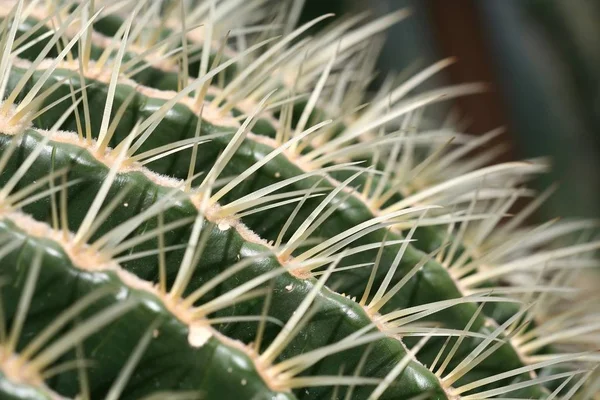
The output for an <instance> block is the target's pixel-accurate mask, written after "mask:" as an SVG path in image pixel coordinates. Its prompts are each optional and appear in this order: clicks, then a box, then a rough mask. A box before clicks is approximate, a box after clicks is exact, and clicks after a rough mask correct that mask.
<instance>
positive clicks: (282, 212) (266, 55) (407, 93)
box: [0, 0, 600, 400]
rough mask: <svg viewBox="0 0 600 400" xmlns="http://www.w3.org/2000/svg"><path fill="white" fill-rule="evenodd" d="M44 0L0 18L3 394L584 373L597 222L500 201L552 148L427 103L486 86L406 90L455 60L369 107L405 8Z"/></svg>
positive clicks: (424, 389) (131, 394)
mask: <svg viewBox="0 0 600 400" xmlns="http://www.w3.org/2000/svg"><path fill="white" fill-rule="evenodd" d="M38 3H39V2H26V1H23V0H18V1H5V2H4V4H3V12H4V15H3V16H2V23H1V25H2V47H1V49H2V53H1V57H2V58H1V59H0V71H1V73H0V77H1V78H2V80H1V82H0V84H1V85H0V88H1V90H2V99H3V102H2V103H1V104H0V185H1V189H0V204H1V206H0V210H1V214H0V231H1V233H0V258H1V260H2V263H1V265H2V271H1V274H0V276H1V277H2V279H3V281H2V283H3V285H2V286H1V287H0V291H1V297H0V300H1V303H0V305H1V307H0V310H1V311H2V312H1V313H0V322H2V325H1V326H0V334H1V336H0V342H1V344H0V392H2V398H10V399H12V398H15V399H29V398H31V399H55V398H81V399H96V398H107V399H112V400H114V399H121V398H123V399H165V398H173V399H188V398H190V399H191V398H209V399H211V398H215V399H229V398H232V399H238V398H239V399H329V398H333V399H415V398H421V399H487V398H497V397H500V398H523V399H529V398H548V399H551V398H561V399H563V398H564V399H570V398H581V399H585V398H590V397H591V396H592V395H593V394H594V393H595V391H596V390H597V387H598V384H599V382H600V381H599V379H598V374H597V373H596V372H595V370H594V368H595V366H596V365H597V363H598V361H599V357H598V354H597V353H595V352H594V351H595V347H596V346H597V345H598V344H599V342H600V340H599V337H598V334H599V333H600V326H599V325H598V321H597V319H598V317H597V314H595V312H597V311H595V310H594V298H593V297H588V298H586V297H584V296H583V295H581V294H580V293H579V292H575V291H574V289H576V288H577V287H578V286H577V279H578V278H580V277H581V276H583V273H584V269H585V268H586V267H590V266H594V265H595V264H596V260H595V258H594V255H595V251H596V249H597V248H598V247H599V246H600V243H598V242H597V241H594V240H591V239H590V238H592V237H593V230H594V228H595V224H594V223H593V222H590V221H564V222H562V221H561V222H556V221H551V222H549V223H545V224H542V225H540V226H534V227H529V226H522V225H523V222H524V221H525V220H526V219H527V218H528V216H529V215H530V214H531V213H532V212H534V211H535V208H536V207H538V206H539V205H540V204H541V203H542V202H543V201H544V200H545V198H547V197H548V196H549V195H550V194H551V191H552V188H551V189H549V190H548V191H547V192H544V193H541V194H540V195H537V196H536V197H534V199H533V200H532V201H531V202H530V204H529V205H528V206H527V207H525V208H524V209H523V210H522V211H519V212H518V213H517V214H516V215H514V216H512V217H511V218H507V213H508V212H509V211H510V210H511V209H512V206H513V204H514V202H515V201H516V200H517V199H519V198H520V197H526V196H532V195H533V193H532V192H531V191H530V190H528V189H526V188H524V187H523V186H524V184H525V183H526V182H527V180H529V179H531V178H532V177H533V176H535V175H536V174H539V173H542V172H544V171H545V170H546V169H547V165H546V163H545V162H544V161H543V160H527V161H524V162H512V163H506V164H500V165H491V166H487V163H488V161H489V160H490V159H491V155H490V153H483V154H482V155H479V156H473V155H472V152H473V150H476V149H477V148H478V147H480V146H482V145H484V144H485V143H486V141H488V140H489V139H490V138H492V137H493V136H494V135H496V134H497V131H493V132H490V133H489V134H487V135H484V136H482V137H479V138H474V137H471V136H469V135H467V134H463V133H460V132H457V129H456V127H454V126H453V125H452V124H451V123H445V124H443V125H438V126H436V125H435V124H432V123H431V122H430V121H426V120H425V119H424V118H423V111H424V109H425V107H427V106H429V105H431V104H433V103H436V102H439V101H445V100H448V99H451V98H453V97H456V96H463V95H469V94H473V93H477V92H479V91H480V90H482V88H483V86H482V85H480V84H477V83H475V84H463V85H457V86H453V87H445V88H441V89H438V90H434V91H430V92H425V93H422V94H418V95H417V94H413V90H414V89H415V88H416V87H417V86H418V85H419V84H420V83H421V82H423V81H424V80H426V79H427V78H428V77H430V76H432V75H433V74H435V73H437V72H438V71H440V70H441V69H443V68H444V67H445V66H447V65H448V64H450V63H451V62H452V60H442V61H440V62H438V63H436V64H434V65H433V66H431V67H429V68H426V69H425V70H423V71H421V72H420V73H419V74H417V75H415V76H414V77H412V78H410V79H408V80H407V81H405V82H403V83H401V84H400V85H399V86H398V87H396V88H392V87H391V86H390V85H384V88H383V89H382V91H381V93H379V94H378V95H376V96H375V97H374V98H372V99H371V101H370V102H369V104H368V105H366V106H361V104H362V103H363V101H364V100H365V99H364V95H365V94H364V91H365V87H366V83H368V80H369V75H370V74H371V73H372V70H371V69H372V62H371V61H372V58H373V54H372V49H371V48H370V46H369V43H370V40H372V38H373V37H374V35H377V34H379V33H381V32H383V31H384V30H385V29H386V28H387V27H388V26H390V25H391V24H393V23H396V22H398V21H399V20H401V19H403V18H404V17H405V16H407V14H408V13H407V12H406V11H400V12H398V13H395V14H390V15H388V16H385V17H383V18H382V19H379V20H375V21H373V22H369V23H367V24H366V25H364V26H363V27H359V26H357V24H358V23H359V22H360V18H351V19H349V20H346V21H343V22H341V23H338V24H337V25H333V26H332V27H331V28H330V29H328V30H326V31H324V32H323V33H321V34H319V35H316V36H314V37H305V36H304V34H305V33H306V31H307V30H309V29H310V28H311V27H313V26H315V25H316V24H318V23H321V21H322V20H323V19H325V18H326V17H327V16H324V17H321V18H318V19H316V20H314V21H311V22H309V23H307V24H305V25H303V26H301V27H299V28H297V29H294V25H295V19H296V18H297V12H296V11H298V7H299V6H300V5H301V3H302V2H301V1H295V2H293V6H292V8H291V9H290V10H291V12H289V13H288V8H287V7H288V4H287V3H288V2H283V3H285V4H279V3H278V2H270V1H268V0H256V1H250V2H246V1H239V0H222V1H213V0H209V1H205V2H202V3H200V4H194V2H191V3H189V4H188V2H183V1H175V2H165V3H162V2H148V1H146V2H144V1H141V2H138V3H137V4H135V3H133V2H131V3H130V2H107V3H106V4H95V2H94V1H87V2H77V1H70V2H66V3H62V2H60V3H59V2H54V1H48V2H46V4H45V5H44V6H42V5H40V4H38ZM274 4H275V5H277V6H275V7H273V6H274ZM4 6H5V7H4ZM100 6H104V7H100ZM199 24H202V27H198V25H199ZM228 31H229V32H228ZM277 31H280V33H281V34H282V36H281V37H279V36H276V34H277ZM451 142H452V143H451ZM573 235H575V236H576V240H575V241H573V240H572V239H571V237H572V236H573ZM584 295H585V296H591V295H590V294H589V293H587V292H585V293H584Z"/></svg>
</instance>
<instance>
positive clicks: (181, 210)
mask: <svg viewBox="0 0 600 400" xmlns="http://www.w3.org/2000/svg"><path fill="white" fill-rule="evenodd" d="M0 138H1V139H2V142H3V143H2V145H1V148H2V153H3V154H6V151H7V148H9V147H10V144H11V143H12V140H13V138H12V137H10V136H6V135H3V136H0ZM42 138H43V136H42V135H40V133H38V132H36V131H33V130H30V131H29V132H28V133H27V134H26V135H25V136H24V137H23V139H22V141H21V144H20V146H19V150H18V151H17V152H15V154H16V158H13V159H12V160H11V161H12V162H11V163H10V165H12V166H17V165H20V164H22V162H23V160H25V159H26V158H27V157H28V156H30V155H31V154H32V153H33V152H34V151H35V149H36V148H38V147H39V146H41V145H43V143H40V142H41V141H42ZM19 158H21V161H19ZM64 168H68V170H69V174H68V180H69V181H77V180H83V183H81V184H77V185H74V186H73V187H71V188H70V189H69V192H68V195H67V196H68V199H69V208H68V210H67V211H66V212H67V215H66V217H68V226H69V227H71V228H72V229H78V228H79V227H80V226H81V224H82V221H83V220H84V219H85V216H86V215H87V210H89V209H90V206H91V203H92V202H93V200H94V198H95V194H96V193H98V192H99V191H100V187H101V185H102V184H103V182H104V181H105V179H106V177H107V175H108V173H109V168H108V167H107V166H106V165H104V164H102V163H100V162H99V161H98V160H96V159H95V158H94V156H93V155H91V154H89V153H88V152H87V151H86V150H85V148H78V147H76V146H75V145H73V144H69V143H60V142H50V143H49V145H47V146H45V148H44V152H43V153H42V154H41V155H40V156H38V157H37V158H36V159H35V161H34V162H33V164H32V165H31V167H30V168H29V169H28V170H27V173H26V174H25V175H24V176H23V178H22V179H21V185H23V186H24V187H27V185H28V184H29V185H30V184H31V183H33V182H36V181H38V180H40V179H43V178H44V176H45V175H46V174H47V171H48V170H49V169H52V170H62V169H64ZM4 172H6V173H7V175H5V176H11V175H12V174H14V171H10V170H5V171H4ZM151 177H152V175H150V177H148V176H147V175H145V174H144V173H143V172H139V171H136V172H128V173H121V174H119V175H118V176H117V177H116V178H115V180H114V183H113V184H112V185H111V187H110V189H109V192H108V196H109V197H112V196H116V195H117V194H118V193H119V192H121V193H123V192H124V191H127V195H126V196H124V197H123V198H121V199H120V200H121V202H122V203H121V204H125V205H126V206H124V205H121V206H120V207H117V208H115V209H113V210H112V212H111V217H110V218H107V219H106V220H105V221H104V223H103V224H102V226H101V227H100V229H99V230H98V231H97V232H95V234H94V236H93V238H98V237H101V236H102V235H105V234H107V233H109V232H110V231H111V230H112V229H115V228H118V226H119V225H121V224H122V223H123V221H128V220H133V219H134V218H135V217H136V215H139V214H140V213H143V212H144V211H145V210H147V209H148V208H149V207H151V206H152V205H153V204H157V203H158V202H160V201H161V199H165V198H168V196H169V194H170V193H171V192H172V190H173V189H172V188H171V187H164V186H163V187H161V186H158V185H156V184H155V183H154V182H153V181H152V180H151ZM24 210H25V211H26V212H27V213H28V214H29V215H32V216H33V217H35V218H36V219H38V220H40V221H46V220H50V219H51V215H50V213H51V204H50V201H49V199H47V201H43V202H35V203H33V204H31V205H28V206H26V207H24ZM197 216H198V212H197V209H196V206H195V205H194V204H193V203H192V201H190V198H189V195H188V198H187V199H185V198H181V199H179V200H178V201H177V203H176V205H174V206H170V207H169V208H168V209H167V210H165V212H164V216H163V218H164V225H165V226H168V225H174V224H179V225H182V226H179V227H173V228H171V229H169V231H168V232H167V234H165V235H164V237H162V243H163V246H164V247H165V248H170V247H173V246H175V245H176V244H177V243H185V242H187V241H188V240H189V237H190V233H191V231H192V230H193V226H194V223H193V221H194V220H195V219H196V218H197ZM182 221H183V224H181V222H182ZM156 228H157V226H156V221H150V220H149V221H145V222H144V223H143V225H142V226H141V227H140V229H139V231H140V233H139V234H140V235H141V234H143V232H151V231H152V230H154V229H156ZM205 230H206V231H207V232H209V233H207V238H206V239H205V240H206V241H207V242H206V245H205V246H206V248H207V249H211V251H210V252H206V253H205V255H203V257H201V258H200V259H199V260H198V261H197V265H198V267H197V269H196V271H195V273H194V275H193V276H192V277H191V278H190V281H189V283H188V284H187V288H186V289H185V291H184V293H185V295H186V296H187V295H190V294H192V293H194V291H195V290H196V289H198V288H199V287H201V286H202V284H203V283H206V282H208V281H210V280H211V279H213V278H214V277H215V275H218V273H219V272H224V271H227V269H228V268H232V265H235V263H236V262H237V261H238V260H244V259H247V260H249V261H251V263H249V265H248V266H247V267H246V268H245V269H244V270H243V271H241V272H240V273H238V274H235V275H234V277H233V278H232V279H231V280H227V281H225V282H223V284H221V285H219V286H218V287H216V288H215V289H214V290H211V291H210V292H208V293H207V295H206V296H203V297H202V300H203V301H204V302H206V303H208V302H210V301H212V300H214V299H215V298H216V297H218V295H219V294H221V293H227V291H230V290H233V289H235V287H237V286H238V284H239V283H240V282H244V281H250V280H251V279H254V278H260V277H261V276H263V275H264V276H267V275H269V274H273V272H276V273H277V270H278V269H282V268H283V266H282V265H280V263H279V261H278V260H277V259H276V258H275V256H274V254H273V253H272V252H271V250H270V249H269V248H267V247H265V246H264V244H261V243H260V242H259V243H252V242H251V241H249V240H248V239H245V238H244V237H243V236H242V235H241V234H240V232H238V231H236V230H235V229H233V228H232V229H226V230H223V229H221V228H219V227H218V226H214V225H210V226H208V227H207V228H205ZM158 246H159V243H158V238H155V237H150V238H149V240H147V241H146V242H145V243H142V244H140V245H137V246H135V247H132V248H127V249H125V250H124V251H123V253H124V254H122V255H121V256H122V257H123V256H124V257H125V258H128V257H127V255H128V254H143V253H144V252H146V251H149V250H151V249H156V248H157V247H158ZM108 251H109V250H106V252H108ZM117 259H118V256H117ZM183 259H184V250H174V251H170V252H169V253H168V254H166V255H165V261H166V271H165V280H166V282H165V284H166V285H165V286H166V287H169V288H171V287H172V285H173V283H174V281H176V277H177V276H178V271H179V265H180V263H181V262H182V260H183ZM123 267H124V268H126V269H127V270H128V271H131V272H132V273H134V274H136V275H137V276H139V277H140V278H142V279H145V280H147V281H156V280H157V274H158V272H159V271H160V268H159V265H158V260H157V259H156V258H150V259H148V257H144V258H139V259H135V258H134V259H133V260H129V261H124V262H123ZM286 267H287V268H288V269H289V268H294V266H293V264H292V265H289V266H286ZM281 272H282V273H280V274H277V275H278V277H277V279H276V280H274V283H273V285H274V286H273V295H272V296H273V298H272V300H271V302H272V304H274V305H273V306H272V308H271V309H270V311H269V314H270V316H271V317H272V318H274V319H276V320H281V321H285V320H288V319H289V318H291V316H292V313H293V312H294V311H295V305H297V304H300V303H301V301H302V299H303V298H304V297H305V296H306V295H307V293H308V292H310V290H311V289H312V288H313V286H314V285H315V282H316V281H315V280H314V279H304V280H301V279H297V278H295V277H294V276H293V275H292V274H290V273H287V272H286V273H285V274H284V273H283V272H285V270H282V271H281ZM292 272H293V270H292ZM286 288H287V289H286ZM289 288H293V289H289ZM492 300H493V299H492ZM499 300H502V299H499ZM275 305H277V306H275ZM262 307H263V305H262V301H259V302H254V303H243V304H238V305H236V306H235V307H233V308H232V309H225V310H220V309H217V311H219V313H217V315H216V317H217V318H222V317H232V316H235V315H260V313H261V311H262ZM313 307H314V308H315V310H316V311H315V314H314V317H313V318H312V319H311V321H309V322H308V324H307V326H306V327H305V328H304V329H302V331H300V332H299V334H298V340H295V341H294V342H292V343H291V344H290V345H289V347H288V348H287V349H286V350H285V353H284V354H285V357H284V358H290V357H292V356H294V355H299V354H300V353H301V352H307V351H309V350H311V349H319V348H321V347H325V346H327V345H329V344H333V343H336V342H337V341H340V340H342V339H344V338H346V337H347V336H349V335H351V334H352V333H355V332H357V331H359V330H361V329H364V328H367V327H368V326H369V325H370V324H371V320H370V318H369V317H368V316H367V315H366V314H365V312H364V310H363V309H362V308H361V307H359V306H358V304H356V303H355V302H353V301H351V300H349V299H347V298H345V297H343V296H340V295H338V294H336V293H334V292H331V291H329V290H324V291H321V292H320V293H319V294H318V295H317V297H316V298H315V300H314V301H313ZM232 313H233V314H232ZM324 321H326V324H325V325H324V326H322V324H323V322H324ZM219 328H220V329H221V330H222V333H223V334H226V335H227V336H229V337H232V338H235V339H239V340H242V341H244V342H245V343H249V342H251V341H252V340H253V339H254V337H255V335H256V331H255V329H254V328H252V327H244V328H243V329H241V328H240V326H239V324H223V325H219ZM325 329H326V330H328V331H330V333H329V334H322V335H319V336H314V335H311V332H314V331H319V332H324V330H325ZM277 331H278V327H277V326H273V327H267V328H266V330H265V332H264V336H265V341H266V342H268V340H273V339H274V337H275V336H276V335H277ZM361 354H362V353H360V352H356V351H348V352H345V353H341V354H340V355H339V356H338V357H335V358H331V359H329V360H328V361H327V362H325V363H321V365H320V366H319V368H318V369H317V370H315V371H313V372H315V373H317V372H318V373H319V374H321V375H335V373H336V372H337V370H336V369H337V366H338V365H339V362H340V361H341V360H343V362H344V363H345V364H346V365H347V367H348V368H349V369H353V368H355V367H356V364H358V362H359V359H360V355H361ZM404 356H405V349H404V347H403V346H402V345H401V343H400V342H398V341H397V340H395V339H392V338H384V339H380V340H378V341H376V342H375V345H374V346H373V348H372V350H371V357H369V358H368V359H367V360H366V365H365V366H364V371H365V372H368V373H369V375H371V376H381V377H384V376H385V374H386V373H388V372H389V370H390V369H391V368H392V367H393V366H394V365H395V364H396V363H397V362H399V361H400V360H401V359H402V358H403V357H404ZM406 368H407V369H406V372H405V374H406V375H407V376H411V375H413V374H414V375H415V376H417V375H420V376H421V377H420V378H418V379H414V380H413V381H414V382H418V386H416V387H415V386H414V385H412V384H411V383H410V381H411V380H410V379H409V378H405V379H406V380H407V381H408V382H406V383H402V384H400V385H399V386H398V387H397V388H396V389H397V390H398V392H396V391H393V390H392V391H390V393H396V394H395V395H396V396H400V397H407V398H409V397H411V396H414V395H417V394H419V393H420V392H422V391H428V390H431V389H432V388H433V387H435V385H436V383H437V379H436V378H434V377H433V376H431V375H430V373H429V371H427V370H424V369H423V367H422V366H420V365H418V364H416V363H414V362H413V363H411V364H409V365H408V366H407V367H406ZM390 395H391V394H390Z"/></svg>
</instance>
